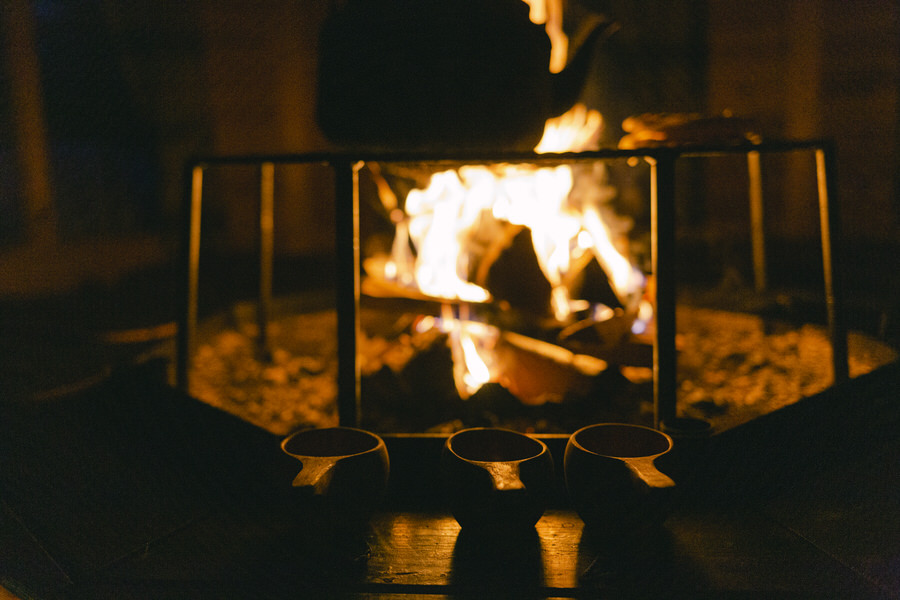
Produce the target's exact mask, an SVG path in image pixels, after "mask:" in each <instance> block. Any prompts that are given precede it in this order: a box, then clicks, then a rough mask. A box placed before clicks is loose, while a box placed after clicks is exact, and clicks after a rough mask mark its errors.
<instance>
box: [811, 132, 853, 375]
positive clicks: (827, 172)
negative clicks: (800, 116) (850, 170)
mask: <svg viewBox="0 0 900 600" xmlns="http://www.w3.org/2000/svg"><path fill="white" fill-rule="evenodd" d="M834 173H835V169H834V150H833V149H832V148H831V147H821V148H818V149H817V150H816V179H817V181H818V189H819V220H820V224H821V225H820V226H821V236H822V265H823V268H824V271H825V302H826V306H827V309H828V325H829V329H830V333H831V348H832V361H833V367H834V383H835V384H839V383H843V382H845V381H847V380H848V379H849V378H850V373H849V364H848V360H849V359H848V353H847V326H846V324H845V322H844V306H843V289H842V281H841V263H840V261H839V260H838V258H839V256H838V244H837V242H838V240H839V239H840V215H839V211H838V206H837V202H836V198H837V196H836V194H835V186H834Z"/></svg>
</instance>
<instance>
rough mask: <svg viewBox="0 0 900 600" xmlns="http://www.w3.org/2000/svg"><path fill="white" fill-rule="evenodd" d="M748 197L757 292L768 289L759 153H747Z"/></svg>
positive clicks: (754, 278) (754, 279) (754, 277)
mask: <svg viewBox="0 0 900 600" xmlns="http://www.w3.org/2000/svg"><path fill="white" fill-rule="evenodd" d="M747 175H748V179H749V185H748V192H749V196H750V242H751V245H752V247H753V282H754V286H755V288H756V291H757V292H764V291H766V289H767V288H768V282H767V280H766V233H765V218H764V211H763V195H762V167H761V165H760V159H759V152H756V151H752V152H748V153H747Z"/></svg>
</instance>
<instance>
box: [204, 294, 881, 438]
mask: <svg viewBox="0 0 900 600" xmlns="http://www.w3.org/2000/svg"><path fill="white" fill-rule="evenodd" d="M367 317H368V318H367ZM362 318H363V322H364V330H369V331H371V329H367V328H366V327H365V323H366V322H367V321H368V322H370V323H371V322H372V321H373V315H371V314H369V315H367V314H366V312H365V311H363V314H362ZM378 319H380V320H381V321H382V322H383V321H384V316H383V315H379V316H378ZM409 320H410V317H409V315H405V316H401V317H400V318H399V319H398V318H397V317H396V316H391V321H392V324H393V325H394V327H392V328H388V329H390V331H388V332H385V331H384V328H381V331H379V335H363V336H362V337H361V339H360V340H359V342H358V350H359V353H360V356H361V357H362V374H363V380H362V383H363V423H362V425H363V426H364V427H366V428H369V429H372V430H375V431H380V432H408V433H421V432H450V431H454V430H457V429H461V428H463V427H472V426H502V427H509V428H512V429H518V430H522V431H529V432H535V431H536V432H545V433H554V432H557V433H567V432H571V431H574V429H576V428H577V427H580V426H581V425H584V424H586V423H590V422H599V421H610V420H619V421H625V422H639V423H647V422H648V421H649V420H650V419H651V418H652V401H651V399H652V383H651V381H650V377H649V369H645V368H633V367H632V368H624V369H618V368H613V367H611V368H610V369H609V370H608V371H607V372H605V373H602V374H601V375H598V376H597V377H596V381H595V382H594V385H592V386H591V388H590V389H589V390H588V391H586V392H585V393H583V394H581V395H579V396H577V397H572V398H565V399H562V401H561V402H549V403H547V404H545V405H542V406H525V405H523V404H521V403H519V402H518V401H517V400H516V399H515V397H514V396H512V394H510V393H508V392H507V391H506V390H505V389H504V388H502V386H499V385H496V384H492V385H489V386H485V388H483V389H482V391H481V392H479V393H477V394H476V395H475V396H473V397H472V398H471V399H469V400H465V401H464V400H461V399H460V398H459V397H458V395H457V394H456V392H455V388H454V386H453V383H452V375H451V363H450V354H449V350H448V349H447V347H446V343H445V342H446V338H445V337H444V336H443V335H442V334H440V333H437V332H435V331H433V330H432V331H429V332H425V333H415V332H414V331H413V329H412V328H410V327H405V326H404V325H405V324H408V322H409ZM398 323H399V324H400V325H399V326H398V325H397V324H398ZM219 325H220V326H218V327H216V328H215V330H214V331H212V332H207V333H206V334H205V335H203V336H202V341H201V343H199V344H198V348H197V351H196V353H195V355H194V357H193V361H192V366H191V386H190V392H191V395H192V396H194V397H196V398H198V399H199V400H202V401H204V402H206V403H208V404H211V405H213V406H216V407H218V408H220V409H222V410H224V411H227V412H229V413H232V414H234V415H236V416H238V417H240V418H242V419H244V420H246V421H249V422H251V423H253V424H255V425H257V426H259V427H262V428H264V429H266V430H268V431H270V432H272V433H274V434H279V435H286V434H287V433H289V432H291V431H293V430H296V429H300V428H306V427H325V426H332V425H336V424H337V423H338V415H337V407H336V397H337V388H336V379H337V340H336V331H337V317H336V313H335V311H333V310H322V311H313V312H303V313H299V314H287V315H283V316H281V317H279V318H276V319H273V320H272V321H271V322H270V324H269V328H268V336H269V345H268V349H267V353H265V354H261V353H260V352H259V350H258V348H257V343H256V337H257V328H256V325H255V324H253V323H251V322H249V320H243V321H242V320H240V319H231V322H230V323H228V324H227V325H226V326H221V323H220V324H219ZM677 326H678V336H677V339H676V344H677V347H678V405H679V409H680V411H681V412H682V413H683V414H684V415H685V416H691V417H698V418H702V419H706V420H708V421H710V422H712V424H713V427H714V428H715V429H716V430H723V429H727V428H731V427H734V426H736V425H739V424H741V423H743V422H746V421H749V420H752V419H753V418H755V417H758V416H760V415H763V414H766V413H769V412H772V411H775V410H778V409H780V408H782V407H784V406H787V405H789V404H792V403H795V402H797V401H799V400H801V399H803V398H807V397H810V396H812V395H815V394H816V393H818V392H821V391H822V390H824V389H826V388H828V387H829V386H830V385H831V384H832V382H833V375H832V372H831V371H832V370H831V345H830V342H829V339H828V335H827V332H826V331H825V330H824V329H823V328H822V327H819V326H816V325H799V326H794V325H786V324H774V325H773V324H772V323H769V322H767V321H766V320H765V319H763V318H761V317H758V316H755V315H752V314H744V313H734V312H728V311H721V310H715V309H706V308H703V309H701V308H693V307H687V306H681V307H679V308H678V314H677ZM849 356H850V374H851V377H856V376H859V375H862V374H865V373H868V372H870V371H872V370H874V369H876V368H878V367H880V366H882V365H885V364H888V363H890V362H893V361H895V360H897V353H896V352H895V351H894V350H893V349H892V348H890V347H888V346H886V345H884V344H882V343H880V342H877V341H875V340H873V339H871V338H869V337H867V336H864V335H861V334H858V333H851V334H850V338H849Z"/></svg>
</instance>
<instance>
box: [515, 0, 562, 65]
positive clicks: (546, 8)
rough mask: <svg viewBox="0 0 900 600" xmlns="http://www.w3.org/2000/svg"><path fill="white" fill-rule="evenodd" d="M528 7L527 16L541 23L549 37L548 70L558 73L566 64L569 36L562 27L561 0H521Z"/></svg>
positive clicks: (536, 22)
mask: <svg viewBox="0 0 900 600" xmlns="http://www.w3.org/2000/svg"><path fill="white" fill-rule="evenodd" d="M523 1H524V2H525V4H527V5H528V7H529V12H528V18H529V19H530V20H531V22H532V23H534V24H536V25H543V26H544V30H545V31H546V32H547V37H549V38H550V44H551V45H550V65H549V67H550V72H551V73H559V72H560V71H562V70H563V69H564V68H565V66H566V60H567V59H568V53H569V38H568V36H567V35H566V34H565V33H563V28H562V20H563V19H562V16H563V11H562V0H523Z"/></svg>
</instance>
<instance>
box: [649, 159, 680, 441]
mask: <svg viewBox="0 0 900 600" xmlns="http://www.w3.org/2000/svg"><path fill="white" fill-rule="evenodd" d="M677 157H678V154H677V153H675V152H672V153H662V154H658V155H657V156H656V159H655V160H654V161H652V162H651V170H650V190H651V191H650V227H651V260H652V267H653V275H654V277H655V279H656V303H655V304H656V306H655V308H656V315H655V316H656V335H655V336H654V338H653V406H654V425H655V426H656V427H657V428H658V427H660V425H661V423H663V422H665V421H669V422H671V421H672V419H674V418H675V417H676V415H677V406H676V392H677V379H676V356H675V160H676V159H677Z"/></svg>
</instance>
